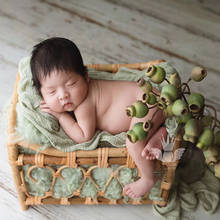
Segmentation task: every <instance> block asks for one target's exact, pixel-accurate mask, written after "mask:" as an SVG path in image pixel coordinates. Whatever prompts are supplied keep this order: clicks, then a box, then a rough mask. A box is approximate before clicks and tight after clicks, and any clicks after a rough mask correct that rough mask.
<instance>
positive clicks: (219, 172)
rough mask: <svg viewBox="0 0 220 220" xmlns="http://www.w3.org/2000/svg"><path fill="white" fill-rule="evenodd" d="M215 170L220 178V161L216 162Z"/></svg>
mask: <svg viewBox="0 0 220 220" xmlns="http://www.w3.org/2000/svg"><path fill="white" fill-rule="evenodd" d="M214 172H215V176H216V177H218V178H219V179H220V162H218V163H217V164H215V167H214Z"/></svg>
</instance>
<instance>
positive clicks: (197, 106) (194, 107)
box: [187, 93, 205, 113]
mask: <svg viewBox="0 0 220 220" xmlns="http://www.w3.org/2000/svg"><path fill="white" fill-rule="evenodd" d="M187 101H188V105H189V109H190V111H191V112H193V113H198V112H200V111H201V110H202V109H203V107H204V105H205V98H204V96H203V95H201V94H199V93H191V95H189V96H188V99H187Z"/></svg>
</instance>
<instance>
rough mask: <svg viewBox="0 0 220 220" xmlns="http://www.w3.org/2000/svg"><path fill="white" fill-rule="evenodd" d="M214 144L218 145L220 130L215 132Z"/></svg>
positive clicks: (219, 144) (219, 143)
mask: <svg viewBox="0 0 220 220" xmlns="http://www.w3.org/2000/svg"><path fill="white" fill-rule="evenodd" d="M214 145H216V146H220V131H217V132H216V133H215V138H214Z"/></svg>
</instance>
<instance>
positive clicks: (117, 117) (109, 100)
mask: <svg viewBox="0 0 220 220" xmlns="http://www.w3.org/2000/svg"><path fill="white" fill-rule="evenodd" d="M96 82H97V87H98V93H97V96H98V97H97V102H96V117H97V120H96V123H97V124H96V126H97V128H98V129H100V130H105V131H108V132H110V133H111V134H117V133H120V132H122V131H127V130H128V129H129V125H130V121H131V118H129V117H128V116H127V115H126V111H125V109H126V107H127V106H128V105H131V104H132V103H133V102H135V101H136V100H137V97H140V94H141V93H142V91H141V89H140V88H139V87H138V86H137V84H136V82H128V81H107V80H96Z"/></svg>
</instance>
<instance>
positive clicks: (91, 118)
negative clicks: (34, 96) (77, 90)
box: [41, 101, 96, 143]
mask: <svg viewBox="0 0 220 220" xmlns="http://www.w3.org/2000/svg"><path fill="white" fill-rule="evenodd" d="M41 110H42V111H44V112H47V113H49V114H51V115H53V116H54V117H56V118H57V119H58V121H59V123H60V126H61V127H62V128H63V130H64V131H65V133H66V134H67V135H68V136H69V137H70V138H71V139H72V140H73V141H75V142H77V143H83V142H86V141H89V140H90V139H91V138H92V137H93V135H94V134H95V129H96V118H95V108H92V107H91V106H87V104H82V106H80V107H78V108H77V109H76V110H75V112H74V113H75V116H76V118H77V122H76V121H75V120H74V118H73V117H72V116H71V115H70V114H69V113H68V112H61V113H59V112H55V111H52V110H51V109H50V108H49V107H48V106H47V104H46V103H45V102H44V101H42V102H41Z"/></svg>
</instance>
